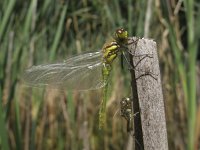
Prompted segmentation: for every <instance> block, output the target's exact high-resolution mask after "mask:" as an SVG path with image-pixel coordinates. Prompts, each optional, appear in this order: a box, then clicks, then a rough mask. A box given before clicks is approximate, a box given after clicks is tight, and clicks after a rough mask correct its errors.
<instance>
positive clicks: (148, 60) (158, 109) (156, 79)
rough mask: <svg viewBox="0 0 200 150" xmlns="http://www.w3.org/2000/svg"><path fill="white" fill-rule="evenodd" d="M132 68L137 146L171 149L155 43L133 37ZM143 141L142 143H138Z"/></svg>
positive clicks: (158, 149)
mask: <svg viewBox="0 0 200 150" xmlns="http://www.w3.org/2000/svg"><path fill="white" fill-rule="evenodd" d="M131 41H135V42H132V44H130V45H129V50H130V51H131V53H132V54H133V55H132V56H131V61H132V62H131V63H133V66H135V68H134V69H132V70H131V75H132V91H133V109H134V113H137V112H139V114H138V115H136V117H134V127H135V131H134V132H135V139H136V140H137V141H136V142H135V148H136V149H138V150H139V149H145V150H168V141H167V130H166V119H165V109H164V101H163V94H162V85H161V78H160V70H159V61H158V55H157V47H156V43H155V42H154V41H153V40H149V39H144V38H142V39H137V38H136V37H133V38H132V39H131V40H130V42H131ZM138 143H140V144H138Z"/></svg>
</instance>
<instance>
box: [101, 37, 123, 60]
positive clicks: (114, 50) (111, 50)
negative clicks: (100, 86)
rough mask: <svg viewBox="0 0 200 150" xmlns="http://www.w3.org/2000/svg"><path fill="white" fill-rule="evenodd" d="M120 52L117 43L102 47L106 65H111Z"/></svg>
mask: <svg viewBox="0 0 200 150" xmlns="http://www.w3.org/2000/svg"><path fill="white" fill-rule="evenodd" d="M119 51H120V45H119V44H118V43H117V42H115V41H114V42H111V43H110V44H106V45H105V46H104V47H103V59H104V62H105V63H106V64H111V63H112V62H113V60H114V59H115V58H116V57H117V55H118V53H119Z"/></svg>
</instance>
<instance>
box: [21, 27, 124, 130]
mask: <svg viewBox="0 0 200 150" xmlns="http://www.w3.org/2000/svg"><path fill="white" fill-rule="evenodd" d="M127 45H128V32H127V31H126V30H124V29H123V28H120V29H117V30H116V32H115V34H114V38H113V40H112V41H111V42H109V43H107V44H105V45H104V46H103V48H102V50H100V51H97V52H92V53H85V54H80V55H77V56H74V57H72V58H69V59H67V60H66V61H63V62H61V63H55V64H44V65H38V66H32V67H30V68H29V69H27V70H26V71H25V74H24V80H25V82H26V83H27V84H28V85H30V86H36V87H38V86H39V87H40V86H46V85H48V86H50V87H53V88H65V89H68V90H94V89H99V88H103V96H102V102H101V106H100V110H99V128H102V127H103V125H104V123H105V117H106V115H105V111H106V110H105V109H106V101H107V91H108V78H109V75H110V72H111V68H112V63H113V61H114V60H115V59H116V57H117V56H118V55H119V54H124V53H126V52H128V48H127Z"/></svg>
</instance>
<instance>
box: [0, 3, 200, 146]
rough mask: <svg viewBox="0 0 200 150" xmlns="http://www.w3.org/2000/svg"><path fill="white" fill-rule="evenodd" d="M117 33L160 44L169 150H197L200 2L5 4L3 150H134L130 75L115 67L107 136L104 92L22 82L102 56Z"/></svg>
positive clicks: (0, 16)
mask: <svg viewBox="0 0 200 150" xmlns="http://www.w3.org/2000/svg"><path fill="white" fill-rule="evenodd" d="M118 27H124V28H125V29H127V30H128V32H129V35H130V36H139V37H147V38H152V39H154V40H155V41H156V42H157V46H158V54H159V60H160V68H161V74H162V85H163V93H164V100H165V111H166V120H167V132H168V143H169V149H175V150H176V149H177V150H184V149H188V150H193V149H200V119H199V118H200V105H199V102H200V92H199V91H200V89H199V87H200V86H199V85H200V80H199V77H200V67H199V65H200V64H199V58H200V56H199V55H200V54H199V43H200V38H199V37H200V2H199V1H198V0H183V1H182V0H171V1H169V0H155V1H153V0H147V1H146V0H140V1H139V0H138V1H132V0H73V1H72V0H71V1H64V0H57V1H49V0H42V1H39V0H30V1H25V0H7V1H5V0H0V149H2V150H9V149H17V150H21V149H25V150H28V149H37V150H40V149H41V150H43V149H48V150H50V149H52V150H54V149H73V150H79V149H85V150H88V149H92V150H98V149H99V150H102V149H105V150H106V149H107V150H112V149H113V150H121V149H127V150H128V149H133V148H132V142H131V141H132V137H129V135H128V134H127V132H126V121H125V120H124V119H123V118H121V116H120V113H119V102H120V100H121V98H122V97H124V96H130V95H131V93H130V85H129V83H128V82H127V79H129V73H128V71H126V70H123V71H122V70H121V69H120V67H119V62H116V63H115V64H114V66H113V68H114V67H115V68H116V69H114V70H113V73H112V78H111V82H110V88H109V101H108V104H107V121H106V127H105V129H104V130H99V129H98V110H99V105H100V101H101V90H96V91H87V92H76V91H74V92H70V91H67V90H66V91H60V90H56V89H48V88H47V89H42V88H30V87H27V86H25V85H24V84H23V82H22V74H23V72H24V70H25V69H26V68H27V67H30V66H32V65H37V64H42V63H50V62H57V61H62V60H64V59H66V58H67V57H70V56H72V55H75V54H79V53H84V52H85V51H96V50H99V49H101V48H102V46H103V44H104V43H105V42H106V39H107V40H109V39H110V38H111V37H112V35H113V32H114V31H115V30H116V29H117V28H118Z"/></svg>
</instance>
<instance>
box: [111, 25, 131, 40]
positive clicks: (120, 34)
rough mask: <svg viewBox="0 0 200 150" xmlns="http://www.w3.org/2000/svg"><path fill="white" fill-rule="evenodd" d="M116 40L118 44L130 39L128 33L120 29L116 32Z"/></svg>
mask: <svg viewBox="0 0 200 150" xmlns="http://www.w3.org/2000/svg"><path fill="white" fill-rule="evenodd" d="M114 39H115V40H116V41H118V42H124V41H127V39H128V32H127V31H126V30H124V29H123V28H119V29H117V30H116V31H115V35H114Z"/></svg>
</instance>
